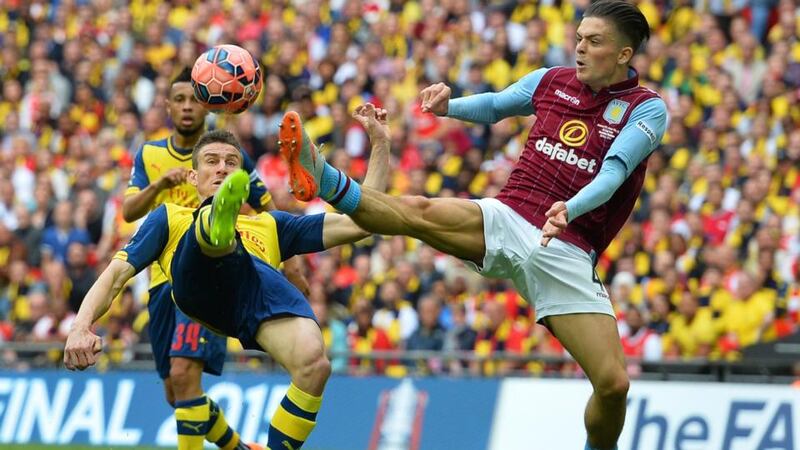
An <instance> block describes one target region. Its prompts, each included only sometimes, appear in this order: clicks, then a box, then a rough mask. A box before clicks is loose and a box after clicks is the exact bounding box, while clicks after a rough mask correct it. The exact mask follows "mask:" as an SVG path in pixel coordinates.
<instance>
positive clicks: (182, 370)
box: [169, 358, 203, 396]
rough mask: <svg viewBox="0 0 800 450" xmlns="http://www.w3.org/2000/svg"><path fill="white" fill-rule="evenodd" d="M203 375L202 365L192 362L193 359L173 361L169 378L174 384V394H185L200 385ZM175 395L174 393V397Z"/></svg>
mask: <svg viewBox="0 0 800 450" xmlns="http://www.w3.org/2000/svg"><path fill="white" fill-rule="evenodd" d="M198 366H199V367H198ZM202 373H203V366H202V364H199V363H197V362H195V361H192V360H191V359H185V358H176V359H173V360H172V361H171V363H170V368H169V378H170V380H171V383H172V390H173V392H175V391H178V392H185V391H186V390H188V389H191V388H193V387H195V386H196V385H198V384H200V377H201V376H202ZM174 395H175V394H174V393H173V396H174Z"/></svg>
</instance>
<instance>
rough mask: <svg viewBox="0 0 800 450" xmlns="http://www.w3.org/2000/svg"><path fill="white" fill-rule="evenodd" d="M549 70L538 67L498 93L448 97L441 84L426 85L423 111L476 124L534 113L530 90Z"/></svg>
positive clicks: (422, 95) (446, 87)
mask: <svg viewBox="0 0 800 450" xmlns="http://www.w3.org/2000/svg"><path fill="white" fill-rule="evenodd" d="M547 70H548V69H538V70H534V71H533V72H531V73H529V74H527V75H525V76H524V77H522V78H520V79H519V81H517V82H516V83H514V84H512V85H511V86H509V87H507V88H505V89H503V90H502V91H500V92H486V93H483V94H476V95H470V96H468V97H461V98H456V99H453V100H451V99H450V94H451V90H450V88H449V87H448V86H447V85H446V84H444V83H436V84H434V85H431V86H428V87H426V88H425V89H423V90H422V92H421V93H420V101H421V102H422V111H423V112H432V113H434V114H436V115H437V116H447V117H451V118H454V119H459V120H464V121H467V122H476V123H496V122H499V121H500V120H502V119H505V118H506V117H511V116H529V115H531V114H533V113H534V110H533V103H532V98H533V93H534V91H536V88H537V87H538V86H539V82H540V81H541V80H542V77H543V76H544V74H545V73H547Z"/></svg>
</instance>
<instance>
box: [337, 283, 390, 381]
mask: <svg viewBox="0 0 800 450" xmlns="http://www.w3.org/2000/svg"><path fill="white" fill-rule="evenodd" d="M373 314H374V309H373V308H372V305H371V304H370V302H368V301H366V300H363V299H359V300H357V301H356V303H355V305H354V306H353V321H352V322H351V323H350V325H349V326H348V327H347V347H348V349H349V350H350V351H351V352H352V353H355V354H356V355H359V354H361V355H368V354H369V353H370V352H371V351H373V350H379V351H386V350H392V349H394V348H395V347H394V345H392V342H391V341H390V340H389V336H387V335H386V333H385V332H384V331H383V330H382V329H380V328H376V327H374V326H373V325H372V322H373ZM388 365H389V364H388V363H387V361H386V360H385V359H377V360H374V361H373V360H371V359H368V358H363V359H362V358H358V357H353V358H351V359H350V372H351V373H354V374H370V373H384V371H385V370H386V368H387V366H388Z"/></svg>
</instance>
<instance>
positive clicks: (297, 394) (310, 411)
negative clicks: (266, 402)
mask: <svg viewBox="0 0 800 450" xmlns="http://www.w3.org/2000/svg"><path fill="white" fill-rule="evenodd" d="M321 404H322V397H321V396H320V397H317V396H315V395H311V394H309V393H307V392H303V391H301V390H300V388H298V387H297V386H295V385H294V383H292V384H291V385H289V390H288V391H287V392H286V396H285V397H283V400H281V404H280V405H279V406H278V409H277V410H276V411H275V415H274V416H272V421H271V422H270V424H269V442H267V447H268V448H271V449H290V450H298V449H299V448H300V447H302V446H303V442H305V440H306V439H307V438H308V435H309V434H311V430H313V429H314V425H316V420H317V413H318V412H319V407H320V405H321Z"/></svg>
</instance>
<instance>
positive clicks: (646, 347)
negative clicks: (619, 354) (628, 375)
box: [620, 305, 663, 361]
mask: <svg viewBox="0 0 800 450" xmlns="http://www.w3.org/2000/svg"><path fill="white" fill-rule="evenodd" d="M647 316H648V314H647V312H646V310H644V309H640V308H638V307H636V306H634V305H631V306H629V307H628V308H627V310H626V311H625V326H624V333H623V334H622V335H621V336H620V338H621V340H622V351H623V353H624V354H625V356H626V357H628V358H632V359H634V360H639V361H659V360H660V359H661V355H662V352H663V351H662V345H661V336H660V335H659V334H658V333H656V332H654V331H653V330H651V329H649V328H647V326H646V325H647V322H648V321H647Z"/></svg>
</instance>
